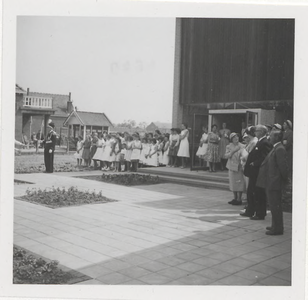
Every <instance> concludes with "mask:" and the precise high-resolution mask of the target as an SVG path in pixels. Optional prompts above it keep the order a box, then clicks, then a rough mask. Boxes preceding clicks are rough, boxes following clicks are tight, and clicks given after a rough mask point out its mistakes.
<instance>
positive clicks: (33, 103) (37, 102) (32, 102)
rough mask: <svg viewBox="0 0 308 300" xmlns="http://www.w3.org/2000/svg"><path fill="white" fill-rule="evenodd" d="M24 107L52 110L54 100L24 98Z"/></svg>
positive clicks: (34, 97)
mask: <svg viewBox="0 0 308 300" xmlns="http://www.w3.org/2000/svg"><path fill="white" fill-rule="evenodd" d="M24 106H30V107H41V108H52V98H46V97H36V96H24Z"/></svg>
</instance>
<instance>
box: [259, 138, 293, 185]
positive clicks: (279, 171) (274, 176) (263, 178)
mask: <svg viewBox="0 0 308 300" xmlns="http://www.w3.org/2000/svg"><path fill="white" fill-rule="evenodd" d="M287 179H288V163H287V152H286V150H285V148H284V146H283V145H282V144H281V143H278V144H277V145H275V147H274V148H273V149H272V151H271V152H270V153H269V154H268V155H267V157H266V158H265V160H264V161H263V163H262V165H261V167H260V171H259V176H258V179H257V184H256V185H257V186H259V187H262V188H265V189H269V190H281V189H282V188H283V186H284V185H285V183H286V182H287Z"/></svg>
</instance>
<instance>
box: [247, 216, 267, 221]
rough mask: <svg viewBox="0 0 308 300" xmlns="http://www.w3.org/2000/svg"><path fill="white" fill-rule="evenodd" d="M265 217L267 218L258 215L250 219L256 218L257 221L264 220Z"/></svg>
mask: <svg viewBox="0 0 308 300" xmlns="http://www.w3.org/2000/svg"><path fill="white" fill-rule="evenodd" d="M264 219H265V218H264V217H263V218H261V217H258V216H253V217H250V220H256V221H258V220H264Z"/></svg>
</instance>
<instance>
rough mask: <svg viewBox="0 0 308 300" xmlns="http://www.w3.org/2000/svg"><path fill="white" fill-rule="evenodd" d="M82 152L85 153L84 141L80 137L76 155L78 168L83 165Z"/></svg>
mask: <svg viewBox="0 0 308 300" xmlns="http://www.w3.org/2000/svg"><path fill="white" fill-rule="evenodd" d="M82 152H83V141H82V137H81V136H78V142H77V146H76V152H75V153H74V157H75V158H76V159H77V166H81V164H82Z"/></svg>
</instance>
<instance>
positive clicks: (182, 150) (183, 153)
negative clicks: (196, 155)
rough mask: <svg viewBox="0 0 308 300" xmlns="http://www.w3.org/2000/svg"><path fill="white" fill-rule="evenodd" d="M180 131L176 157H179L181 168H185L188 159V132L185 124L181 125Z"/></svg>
mask: <svg viewBox="0 0 308 300" xmlns="http://www.w3.org/2000/svg"><path fill="white" fill-rule="evenodd" d="M181 127H182V131H181V134H180V147H179V151H178V157H181V159H182V166H181V168H182V169H183V168H186V166H187V161H188V158H189V142H188V136H189V131H188V129H187V124H182V126H181Z"/></svg>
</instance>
